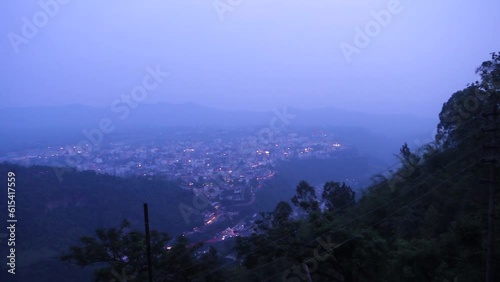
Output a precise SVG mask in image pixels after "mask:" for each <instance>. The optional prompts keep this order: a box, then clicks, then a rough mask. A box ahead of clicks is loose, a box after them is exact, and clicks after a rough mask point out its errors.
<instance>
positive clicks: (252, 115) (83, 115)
mask: <svg viewBox="0 0 500 282" xmlns="http://www.w3.org/2000/svg"><path fill="white" fill-rule="evenodd" d="M124 107H125V106H122V107H118V106H116V107H92V106H84V105H79V104H72V105H67V106H58V107H8V108H2V109H0V127H1V128H2V129H1V130H5V129H9V128H14V127H15V128H19V129H23V128H35V127H38V128H39V127H42V128H58V127H61V128H62V127H90V126H97V125H98V123H99V121H100V120H101V119H102V118H110V119H111V120H113V121H115V122H116V125H119V126H123V127H124V128H127V127H134V126H212V127H225V126H248V125H263V126H267V125H268V124H269V123H270V121H271V119H272V118H273V116H276V113H275V112H279V113H281V114H283V113H285V114H286V113H288V114H289V115H293V116H294V117H293V118H289V121H290V125H291V126H294V125H296V126H304V125H308V126H320V125H331V126H347V127H352V126H356V127H366V128H369V129H371V130H374V131H379V130H382V133H384V134H385V133H390V132H393V130H405V131H411V129H412V128H413V129H414V130H421V129H428V128H429V127H435V125H436V124H437V118H436V119H431V118H420V117H416V116H413V115H409V114H405V115H403V114H371V113H361V112H354V111H346V110H341V109H337V108H333V107H323V108H317V109H299V108H292V107H282V108H276V109H275V111H267V112H262V111H248V110H246V111H245V110H238V111H236V110H234V111H232V110H221V109H216V108H211V107H206V106H202V105H199V104H195V103H182V104H171V103H157V104H138V106H137V108H135V109H134V108H130V107H128V111H126V110H124ZM278 115H279V114H278ZM436 116H437V115H436ZM277 117H278V118H279V116H277ZM280 125H281V124H280Z"/></svg>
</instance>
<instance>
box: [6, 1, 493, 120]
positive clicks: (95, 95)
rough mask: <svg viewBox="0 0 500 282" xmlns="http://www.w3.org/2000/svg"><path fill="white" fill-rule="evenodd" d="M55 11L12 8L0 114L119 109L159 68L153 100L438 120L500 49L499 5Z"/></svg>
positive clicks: (140, 6) (85, 6)
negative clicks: (29, 109)
mask: <svg viewBox="0 0 500 282" xmlns="http://www.w3.org/2000/svg"><path fill="white" fill-rule="evenodd" d="M55 1H56V0H41V1H31V0H23V1H13V0H9V1H3V2H4V3H3V8H2V10H1V12H0V23H1V25H0V34H2V39H1V42H0V44H1V45H0V53H1V56H2V57H1V73H0V75H1V77H2V83H1V85H0V95H1V101H2V103H1V105H2V106H35V105H36V106H38V105H64V104H71V103H80V104H87V105H96V106H110V104H111V102H112V101H113V100H115V99H117V98H119V97H120V96H121V95H123V94H128V93H130V91H131V89H133V88H134V87H135V86H138V85H141V84H142V80H143V78H144V77H145V75H147V71H146V67H147V66H152V67H155V66H157V65H159V66H160V69H161V70H162V71H165V72H169V73H170V76H169V77H168V78H167V79H165V80H164V81H163V82H162V83H161V84H160V85H159V86H158V87H157V88H156V89H154V90H151V91H150V93H149V95H148V97H147V99H146V100H145V101H144V102H148V103H149V102H157V101H167V102H175V103H178V102H187V101H192V102H196V103H199V104H202V105H206V106H214V107H218V108H224V109H258V110H267V109H272V108H273V107H281V106H284V105H287V106H295V107H303V108H311V107H320V106H334V107H337V108H342V109H350V110H358V111H364V112H387V113H401V112H407V113H413V114H417V115H421V116H432V117H435V116H436V115H437V114H438V113H439V111H440V109H441V106H442V103H443V102H445V101H446V100H447V99H448V98H449V97H450V95H451V94H452V93H453V92H454V91H456V90H459V89H462V88H463V87H464V86H465V85H466V84H467V83H469V82H472V81H473V80H475V79H476V77H475V74H474V70H475V68H476V67H477V66H478V65H479V64H480V63H481V62H482V61H484V60H486V59H488V58H489V53H491V52H493V51H500V36H499V27H500V17H499V14H500V1H498V0H484V1H469V0H463V1H457V0H454V1H452V0H442V1H430V0H429V1H424V0H421V1H418V0H414V1H409V0H401V1H395V0H315V1H306V0H302V1H299V0H216V1H213V0H195V1H193V0H170V1H166V0H163V1H160V0H142V1H138V0H137V1H132V0H128V1H127V0H120V1H118V0H114V1H112V0H107V1H102V0H99V1H98V0H64V1H63V0H59V2H61V3H59V2H55ZM63 2H67V3H65V4H62V3H63ZM393 2H394V3H393ZM397 2H399V4H398V3H397ZM41 3H48V4H46V5H44V4H41ZM54 3H55V4H54ZM44 6H46V7H44ZM216 8H217V9H219V10H217V9H216ZM382 10H383V11H382ZM44 11H47V12H44ZM381 11H382V12H381ZM374 13H376V14H379V15H381V16H379V22H380V23H375V22H372V21H373V20H374V19H375V17H377V16H374ZM387 15H390V19H389V18H388V17H387ZM26 21H27V22H28V23H27V22H26ZM31 25H33V26H31ZM37 26H38V27H37ZM30 27H31V29H30ZM33 27H35V28H36V29H37V30H33V29H32V28H33ZM377 28H378V29H377ZM366 29H368V32H369V33H370V35H367V36H368V37H367V38H368V40H369V41H366V40H365V41H364V42H363V41H362V40H357V41H355V36H356V31H357V30H366ZM358 37H359V36H358ZM357 39H359V38H357ZM365 39H366V38H365ZM356 42H357V44H356ZM342 43H344V45H343V46H347V44H349V45H350V46H352V48H351V51H352V50H356V52H355V53H352V54H351V55H350V56H346V55H345V54H344V53H343V51H342V49H341V47H340V46H341V44H342ZM354 48H357V49H354ZM346 57H349V59H350V61H348V60H347V59H346Z"/></svg>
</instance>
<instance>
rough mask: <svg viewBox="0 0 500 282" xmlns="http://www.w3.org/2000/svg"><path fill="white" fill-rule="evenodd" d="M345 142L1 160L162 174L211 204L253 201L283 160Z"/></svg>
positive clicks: (174, 142)
mask: <svg viewBox="0 0 500 282" xmlns="http://www.w3.org/2000/svg"><path fill="white" fill-rule="evenodd" d="M345 148H346V146H345V145H344V144H340V143H338V142H337V141H336V140H333V137H332V136H331V135H329V134H327V133H320V134H313V135H309V136H300V135H298V134H296V133H288V134H282V135H280V136H274V137H273V140H272V142H260V141H259V138H257V137H256V136H255V135H248V136H244V135H243V136H242V135H241V134H240V135H236V136H233V137H225V138H216V139H213V140H209V141H200V140H192V139H188V140H180V139H175V138H170V139H165V140H162V141H158V140H150V141H147V142H137V141H119V142H109V143H103V144H100V146H93V144H91V143H90V142H89V143H87V144H82V143H79V144H78V145H76V144H63V145H59V146H51V147H45V148H39V149H34V150H28V151H21V152H14V153H11V154H8V155H7V156H6V157H4V158H2V159H0V161H4V160H5V161H11V162H18V163H22V164H39V165H51V166H71V167H76V168H77V169H79V170H94V171H96V172H98V173H107V174H113V175H118V176H131V175H142V176H153V175H161V176H165V177H167V178H168V179H169V180H172V181H176V182H177V183H178V184H179V185H180V186H181V187H183V188H185V189H190V190H192V191H193V192H194V193H195V194H196V195H201V194H203V195H204V196H205V197H207V198H209V199H210V200H211V201H218V200H231V201H237V202H241V201H247V200H248V198H249V197H251V196H252V195H253V194H254V192H255V190H256V189H258V188H260V187H261V186H262V183H263V181H265V180H266V179H269V178H270V177H273V176H274V174H275V173H276V172H275V166H276V164H277V163H278V162H279V161H286V160H288V159H293V158H299V159H303V158H313V157H314V158H329V157H332V156H333V154H335V153H336V152H338V151H339V150H342V149H345Z"/></svg>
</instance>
